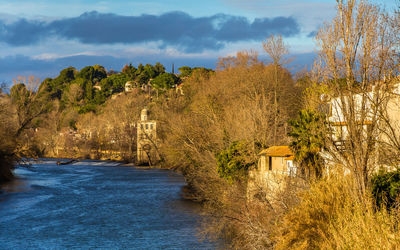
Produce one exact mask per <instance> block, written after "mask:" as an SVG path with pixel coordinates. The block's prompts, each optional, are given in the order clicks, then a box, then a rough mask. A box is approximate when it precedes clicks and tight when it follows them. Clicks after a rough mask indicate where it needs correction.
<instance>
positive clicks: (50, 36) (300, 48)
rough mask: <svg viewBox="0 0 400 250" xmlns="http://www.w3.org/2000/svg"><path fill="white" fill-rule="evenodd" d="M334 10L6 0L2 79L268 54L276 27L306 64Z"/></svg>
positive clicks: (0, 22)
mask: <svg viewBox="0 0 400 250" xmlns="http://www.w3.org/2000/svg"><path fill="white" fill-rule="evenodd" d="M374 2H375V3H378V4H381V5H384V6H385V7H386V8H387V9H394V8H395V6H396V1H395V0H393V1H386V0H375V1H374ZM334 14H335V1H334V0H319V1H317V0H201V1H198V0H196V1H194V0H180V1H178V0H130V1H123V0H113V1H111V0H85V1H84V0H69V1H64V0H63V1H59V0H18V1H15V0H0V44H1V46H0V82H1V81H5V82H11V80H12V79H13V78H16V77H17V76H18V75H35V76H37V77H40V78H41V79H44V78H45V77H54V76H56V75H57V74H58V72H59V71H61V70H62V69H63V68H65V67H68V66H74V67H76V68H78V69H80V68H82V67H84V66H87V65H93V64H101V65H103V66H105V67H106V68H107V69H111V68H112V69H114V70H120V69H121V68H122V67H123V65H124V64H126V63H132V64H134V65H137V64H139V63H144V64H145V63H152V64H153V63H155V62H157V61H160V62H161V63H163V64H164V65H165V66H166V68H167V70H169V69H170V68H171V65H172V63H174V64H175V66H176V67H180V66H183V65H188V66H205V67H210V68H214V67H215V64H216V61H217V59H218V58H219V57H224V56H229V55H234V54H235V53H236V52H237V51H241V50H250V49H253V50H256V51H259V52H260V55H263V54H265V53H264V52H263V51H262V41H263V40H264V39H265V38H266V37H267V36H269V35H270V34H282V35H283V37H284V38H285V41H286V43H287V44H288V45H289V47H290V52H291V54H292V55H295V57H296V58H297V59H296V60H295V61H294V67H297V68H300V67H304V66H305V65H307V64H310V63H311V59H312V56H313V52H314V43H313V38H312V36H311V35H310V34H312V32H313V31H315V30H317V28H318V27H319V26H320V25H321V24H322V23H323V22H324V21H328V20H329V19H331V18H332V17H333V16H334Z"/></svg>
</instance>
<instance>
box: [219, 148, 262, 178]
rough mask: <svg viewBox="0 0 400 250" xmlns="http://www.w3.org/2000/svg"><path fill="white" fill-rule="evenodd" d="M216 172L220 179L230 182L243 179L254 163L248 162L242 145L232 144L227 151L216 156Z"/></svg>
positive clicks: (246, 153)
mask: <svg viewBox="0 0 400 250" xmlns="http://www.w3.org/2000/svg"><path fill="white" fill-rule="evenodd" d="M216 159H217V170H218V174H219V176H220V177H221V178H225V179H227V180H228V181H232V180H235V179H238V178H240V177H243V176H245V175H246V174H247V170H248V169H249V167H250V166H251V165H253V164H254V162H251V161H250V160H249V156H248V152H247V150H246V147H245V145H244V143H242V142H238V141H236V142H232V143H231V145H230V146H229V148H228V149H226V150H223V151H221V152H220V153H218V154H217V155H216Z"/></svg>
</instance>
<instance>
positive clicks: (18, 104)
mask: <svg viewBox="0 0 400 250" xmlns="http://www.w3.org/2000/svg"><path fill="white" fill-rule="evenodd" d="M39 82H40V80H39V79H38V78H35V77H34V76H29V77H28V79H26V77H18V83H17V81H15V84H14V86H13V87H12V88H11V91H10V96H11V101H12V104H13V105H14V106H15V108H16V113H17V129H16V133H15V135H14V136H15V137H19V136H20V135H21V133H22V132H23V131H24V130H26V129H29V128H32V127H33V126H34V124H35V120H36V119H38V118H40V117H42V116H43V115H45V114H46V113H47V112H49V111H50V110H51V106H52V105H51V102H49V94H48V93H47V92H45V91H44V89H40V88H38V86H39Z"/></svg>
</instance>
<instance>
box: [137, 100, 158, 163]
mask: <svg viewBox="0 0 400 250" xmlns="http://www.w3.org/2000/svg"><path fill="white" fill-rule="evenodd" d="M148 116H149V111H148V110H147V109H146V108H144V109H143V110H142V112H141V113H140V121H139V122H138V124H137V164H149V165H150V166H151V165H152V164H153V163H154V162H156V161H157V160H158V156H157V151H156V147H157V144H156V143H157V123H156V121H153V120H149V119H148Z"/></svg>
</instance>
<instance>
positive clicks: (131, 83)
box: [125, 81, 134, 92]
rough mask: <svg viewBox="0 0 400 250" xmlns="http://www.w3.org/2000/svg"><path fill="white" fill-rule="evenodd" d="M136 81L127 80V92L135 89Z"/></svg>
mask: <svg viewBox="0 0 400 250" xmlns="http://www.w3.org/2000/svg"><path fill="white" fill-rule="evenodd" d="M133 87H134V83H133V82H132V81H127V82H126V83H125V92H131V91H132V90H133Z"/></svg>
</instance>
